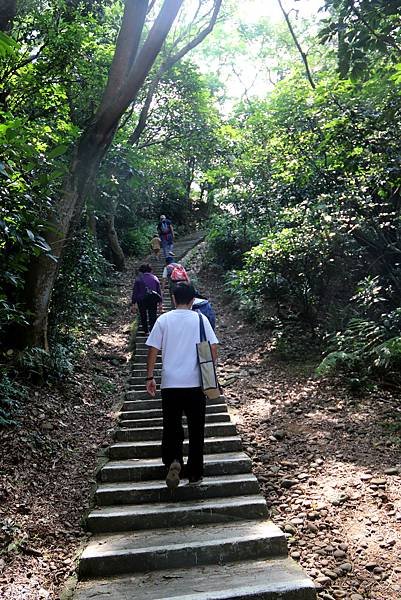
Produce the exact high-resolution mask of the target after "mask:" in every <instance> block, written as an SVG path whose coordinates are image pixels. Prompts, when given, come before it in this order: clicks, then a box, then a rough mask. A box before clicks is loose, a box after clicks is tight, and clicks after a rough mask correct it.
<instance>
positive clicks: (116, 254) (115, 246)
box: [104, 214, 125, 271]
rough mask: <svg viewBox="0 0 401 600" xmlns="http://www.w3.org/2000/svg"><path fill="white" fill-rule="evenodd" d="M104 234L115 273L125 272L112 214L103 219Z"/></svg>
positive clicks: (123, 259) (123, 257) (122, 254)
mask: <svg viewBox="0 0 401 600" xmlns="http://www.w3.org/2000/svg"><path fill="white" fill-rule="evenodd" d="M104 222H105V225H106V233H107V239H108V242H109V249H110V252H111V257H112V262H113V265H114V266H115V268H116V269H117V271H124V270H125V256H124V252H123V251H122V249H121V246H120V242H119V241H118V235H117V231H116V228H115V226H114V214H109V215H106V217H105V220H104Z"/></svg>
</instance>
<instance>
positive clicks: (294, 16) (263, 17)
mask: <svg viewBox="0 0 401 600" xmlns="http://www.w3.org/2000/svg"><path fill="white" fill-rule="evenodd" d="M322 5H323V0H283V6H284V9H285V10H286V12H288V13H289V14H290V18H291V21H292V22H293V24H294V26H295V28H296V29H297V27H298V26H300V22H301V20H307V21H308V23H309V25H308V29H309V32H311V29H313V24H314V23H317V22H318V21H319V20H320V18H321V16H322V13H319V9H320V8H321V7H322ZM223 6H224V5H223ZM234 6H235V8H234V10H233V13H232V15H231V17H230V18H229V19H228V20H227V21H226V22H225V23H224V24H223V25H222V26H221V28H219V27H217V28H216V31H215V32H214V33H212V35H211V36H210V38H209V40H207V41H206V43H205V45H204V46H203V47H202V48H201V54H203V56H205V55H206V64H205V63H203V61H200V67H201V69H202V71H206V72H207V73H211V72H216V73H218V74H219V78H220V80H222V81H224V83H225V86H226V93H227V96H228V97H229V98H230V100H228V101H226V102H225V104H224V110H225V111H230V110H231V108H232V106H233V104H235V103H236V101H238V99H240V98H247V97H248V98H251V97H252V96H259V97H263V96H265V95H266V92H267V91H268V90H269V89H271V88H272V85H273V82H274V81H275V80H276V79H277V65H278V63H280V62H281V63H283V62H284V61H285V60H286V58H287V53H286V51H285V49H283V47H281V48H280V49H278V50H277V51H276V52H274V51H272V50H271V48H272V47H273V46H274V45H273V44H272V43H268V44H266V43H265V42H264V41H263V39H262V38H263V34H262V31H263V30H264V31H265V35H266V36H268V37H273V38H276V39H277V42H278V46H280V39H281V38H282V37H283V35H284V36H287V35H288V28H287V25H286V24H285V21H284V17H283V14H282V12H281V9H280V6H279V3H278V1H277V0H242V1H241V2H238V3H235V4H234ZM244 28H245V29H247V31H248V34H247V39H245V40H244V38H243V37H241V34H240V29H244ZM269 29H270V30H271V32H272V33H271V34H270V36H269V35H268V31H269ZM251 31H254V33H255V34H254V35H253V36H252V33H251ZM258 31H259V33H257V32H258ZM205 46H206V48H212V46H214V49H212V50H211V51H209V50H208V49H206V48H205ZM290 46H291V47H293V44H292V42H291V43H290ZM266 47H267V48H269V52H268V53H266ZM306 50H307V49H306Z"/></svg>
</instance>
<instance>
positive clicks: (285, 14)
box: [277, 0, 316, 89]
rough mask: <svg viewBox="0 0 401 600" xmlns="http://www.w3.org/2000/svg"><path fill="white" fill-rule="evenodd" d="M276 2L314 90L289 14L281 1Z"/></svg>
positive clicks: (310, 74) (303, 53) (306, 61)
mask: <svg viewBox="0 0 401 600" xmlns="http://www.w3.org/2000/svg"><path fill="white" fill-rule="evenodd" d="M277 2H278V3H279V6H280V8H281V12H282V13H283V15H284V19H285V21H286V23H287V26H288V29H289V31H290V34H291V37H292V39H293V40H294V44H295V46H296V47H297V50H298V52H299V54H300V55H301V58H302V62H303V63H304V67H305V72H306V77H307V78H308V81H309V83H310V85H311V87H312V88H313V89H315V88H316V84H315V82H314V81H313V77H312V73H311V70H310V68H309V63H308V58H307V56H306V54H305V52H304V51H303V50H302V47H301V44H300V43H299V41H298V38H297V36H296V34H295V31H294V28H293V26H292V24H291V21H290V17H289V14H288V13H287V12H286V11H285V9H284V7H283V4H282V2H281V0H277Z"/></svg>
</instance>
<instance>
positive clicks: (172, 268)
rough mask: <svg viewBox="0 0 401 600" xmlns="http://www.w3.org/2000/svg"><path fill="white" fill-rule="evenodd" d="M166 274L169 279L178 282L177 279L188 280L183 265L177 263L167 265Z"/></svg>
mask: <svg viewBox="0 0 401 600" xmlns="http://www.w3.org/2000/svg"><path fill="white" fill-rule="evenodd" d="M167 276H168V278H169V279H170V280H171V281H174V282H175V283H178V282H179V281H189V277H188V274H187V272H186V270H185V269H184V267H183V266H182V265H180V264H179V263H171V264H170V265H168V267H167Z"/></svg>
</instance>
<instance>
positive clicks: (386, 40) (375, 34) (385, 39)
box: [350, 0, 401, 53]
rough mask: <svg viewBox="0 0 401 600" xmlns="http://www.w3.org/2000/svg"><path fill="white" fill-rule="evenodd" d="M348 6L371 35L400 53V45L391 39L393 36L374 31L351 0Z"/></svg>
mask: <svg viewBox="0 0 401 600" xmlns="http://www.w3.org/2000/svg"><path fill="white" fill-rule="evenodd" d="M350 8H351V11H352V12H353V13H354V15H355V16H356V17H358V19H359V20H360V22H361V23H362V24H363V25H364V26H365V27H366V29H367V30H368V31H369V32H370V33H371V34H372V35H373V37H375V38H376V39H377V40H379V41H381V42H384V43H385V44H387V45H388V46H391V47H392V48H394V49H395V50H397V51H398V52H400V53H401V48H400V46H399V45H398V44H397V42H395V41H394V40H393V38H392V37H391V36H389V35H382V34H380V33H378V32H377V31H375V30H374V29H373V27H372V26H371V25H370V24H369V22H368V21H367V20H366V19H365V17H364V16H363V15H362V14H361V12H360V11H359V10H358V9H357V8H356V6H355V4H354V2H353V0H350Z"/></svg>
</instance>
